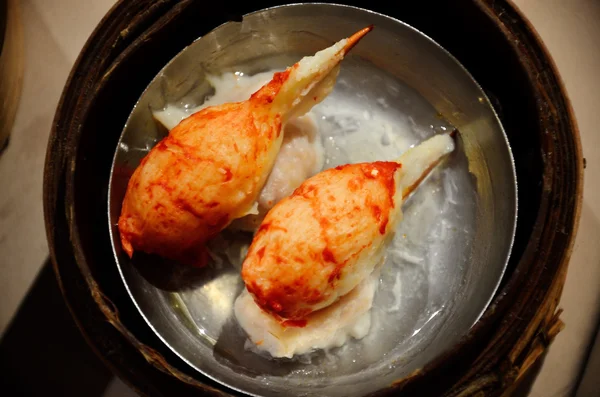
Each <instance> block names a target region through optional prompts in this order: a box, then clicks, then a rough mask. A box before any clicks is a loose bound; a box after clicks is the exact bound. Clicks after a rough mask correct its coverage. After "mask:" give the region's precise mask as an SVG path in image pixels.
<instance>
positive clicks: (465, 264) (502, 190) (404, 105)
mask: <svg viewBox="0 0 600 397" xmlns="http://www.w3.org/2000/svg"><path fill="white" fill-rule="evenodd" d="M369 24H374V25H375V29H374V31H373V32H371V33H370V34H369V35H368V36H367V37H366V38H365V39H364V40H363V41H362V42H361V43H360V44H359V45H358V46H357V47H356V48H355V49H354V50H353V51H352V53H351V56H349V57H348V58H347V59H346V60H344V62H343V64H342V70H341V73H340V77H339V79H338V83H337V85H336V87H335V90H334V92H333V93H332V94H331V95H330V97H329V98H328V99H326V101H325V102H324V103H323V104H322V105H323V106H321V105H319V107H317V108H315V110H314V112H315V116H316V117H317V120H318V124H319V128H320V132H321V138H322V139H323V141H324V146H325V153H326V156H327V159H328V160H329V161H328V162H327V163H326V167H331V166H335V165H337V164H339V163H343V162H347V161H359V160H382V159H381V158H378V156H381V153H387V154H389V153H392V152H393V151H394V150H395V151H397V152H398V153H397V154H399V153H400V152H401V151H402V150H403V148H404V149H405V148H406V145H407V144H415V143H417V142H419V141H421V140H423V139H425V138H426V137H428V136H430V135H432V134H434V133H439V132H443V131H444V130H447V129H449V128H452V126H454V127H456V128H458V130H459V131H460V142H459V145H458V150H457V151H456V152H455V153H454V154H453V155H452V156H451V158H450V159H449V160H448V161H447V162H446V164H444V166H443V167H440V168H439V169H437V170H436V171H435V172H434V173H433V174H432V176H431V177H430V178H428V180H427V181H426V183H424V184H423V185H422V186H421V188H420V189H419V190H418V191H417V193H415V194H414V195H413V197H412V198H411V199H410V200H409V202H408V203H407V204H406V205H405V208H404V210H405V218H404V221H403V222H402V223H401V224H400V227H399V229H398V230H397V234H396V238H395V240H394V246H393V247H392V248H391V249H390V250H389V254H388V256H387V261H386V263H385V265H384V267H383V271H382V275H381V282H380V285H379V290H378V293H377V295H376V298H375V301H376V302H375V305H374V308H373V309H372V312H373V313H372V315H373V324H372V327H371V331H370V333H369V335H368V336H367V337H366V338H364V339H363V340H361V341H352V342H350V343H348V344H347V345H345V346H344V347H342V348H338V349H333V350H331V351H328V352H323V351H317V352H314V353H312V354H310V355H305V356H302V357H298V358H294V359H292V360H273V359H270V358H267V357H265V356H262V355H258V354H256V353H254V352H252V351H249V350H247V349H245V348H244V344H245V335H244V333H243V331H242V330H241V329H240V328H239V326H238V325H237V323H236V321H235V319H234V318H233V316H232V311H231V309H232V304H233V301H234V299H235V297H236V296H237V295H238V294H239V292H240V291H241V289H242V287H243V284H242V282H241V279H240V277H239V258H240V255H234V256H232V255H229V256H227V255H221V256H220V257H219V258H218V260H217V261H216V262H215V263H214V264H213V265H211V266H209V267H208V268H204V269H192V268H181V267H178V266H172V265H171V264H168V263H164V262H163V261H161V260H157V259H156V258H152V257H149V256H144V255H136V256H134V260H133V261H131V260H129V258H128V257H127V256H126V255H125V254H124V253H123V252H122V250H121V247H120V243H119V234H118V230H117V228H116V223H117V219H118V216H119V213H120V208H121V201H122V199H123V196H124V192H125V188H126V185H127V182H128V179H129V177H130V175H131V173H132V172H133V170H134V169H135V167H136V166H137V165H138V164H139V162H140V160H141V159H142V158H143V156H144V155H145V154H146V153H147V151H148V150H149V149H150V148H151V147H152V146H153V145H154V144H155V143H156V142H157V140H159V139H160V138H161V137H163V136H164V135H165V134H166V131H165V130H164V129H162V128H159V127H158V126H157V123H156V122H155V121H154V120H153V117H152V110H158V109H161V108H163V107H164V106H165V105H166V104H180V105H182V106H183V105H199V104H201V103H202V101H203V100H204V99H205V98H206V97H207V95H210V94H211V87H210V86H209V85H208V83H206V80H205V76H206V74H207V73H211V74H214V73H219V72H224V71H242V72H244V73H245V74H254V73H257V72H262V71H265V70H270V69H277V68H282V67H285V66H287V65H289V64H291V63H293V62H295V61H297V60H298V59H300V57H301V56H304V55H309V54H312V53H314V52H316V51H318V50H319V49H322V48H324V47H326V46H328V45H330V44H331V43H333V42H334V41H337V40H339V39H340V38H343V37H346V36H347V35H349V34H351V33H353V32H354V31H356V30H358V29H360V28H362V27H364V26H366V25H369ZM336 109H338V110H339V109H342V110H344V112H345V113H344V114H347V113H348V111H349V112H350V113H353V114H355V116H354V117H350V118H348V116H343V119H340V117H342V116H340V117H337V116H336V114H335V113H336ZM367 120H368V121H369V122H372V121H373V120H376V121H378V120H381V122H382V123H387V124H388V125H390V126H391V130H390V131H389V134H390V136H391V137H392V138H394V137H401V138H402V142H403V143H401V144H398V145H397V146H396V147H393V145H392V147H390V144H389V143H387V144H386V142H383V136H380V135H377V136H375V135H372V134H371V132H369V131H370V130H369V129H363V130H361V128H362V127H361V126H364V125H366V123H367ZM348 124H351V125H354V127H351V128H355V127H356V128H355V129H354V130H352V131H350V132H355V131H356V129H358V130H359V131H362V132H361V134H363V135H362V141H361V142H359V144H356V142H354V143H352V144H350V143H349V140H348V139H347V136H346V135H347V134H348V132H349V130H348V127H347V126H348ZM389 138H390V137H389V136H388V138H387V141H389ZM375 140H380V141H382V142H381V145H383V146H386V147H387V148H386V149H385V150H384V151H383V152H378V151H375V150H371V151H370V150H364V151H356V150H354V151H353V152H352V153H346V155H340V153H343V152H344V151H346V150H347V149H348V147H349V146H348V145H350V146H359V147H360V146H361V145H362V144H364V145H363V147H369V144H368V142H369V141H375ZM393 140H394V139H392V141H393ZM516 207H517V203H516V178H515V172H514V165H513V161H512V156H511V153H510V148H509V146H508V141H507V139H506V136H505V134H504V131H503V129H502V126H501V124H500V121H499V120H498V118H497V116H496V114H495V113H494V111H493V109H492V107H491V105H490V103H489V101H488V99H487V97H486V96H485V94H484V93H483V91H482V89H481V88H480V87H479V86H478V84H477V83H476V82H475V81H474V80H473V79H472V77H471V76H470V75H469V74H468V72H467V71H466V70H465V69H464V68H463V67H462V66H461V65H460V64H459V63H458V62H457V61H456V60H455V59H454V58H453V57H452V56H451V55H450V54H448V53H447V52H446V51H445V50H444V49H443V48H441V47H440V46H439V45H437V44H436V43H434V42H433V41H432V40H431V39H429V38H428V37H426V36H425V35H423V34H422V33H420V32H418V31H416V30H415V29H413V28H411V27H410V26H408V25H406V24H403V23H402V22H400V21H398V20H395V19H393V18H390V17H387V16H384V15H380V14H376V13H373V12H370V11H367V10H362V9H358V8H354V7H349V6H341V5H332V4H296V5H289V6H282V7H275V8H271V9H266V10H262V11H258V12H255V13H252V14H249V15H246V16H245V17H244V18H243V21H242V22H230V23H227V24H225V25H222V26H220V27H218V28H217V29H215V30H214V31H212V32H211V33H209V34H207V35H206V36H204V37H202V38H200V39H198V40H197V41H196V42H194V43H193V44H192V45H190V46H189V47H187V48H186V49H184V50H183V51H182V52H181V53H180V54H178V55H177V56H176V57H175V58H174V59H173V60H172V61H171V62H170V63H169V64H168V65H166V66H165V68H164V69H163V70H162V72H161V73H160V74H159V75H158V76H157V77H156V78H155V79H154V80H153V81H152V83H151V84H150V85H149V86H148V88H147V89H146V91H145V92H144V93H143V94H142V95H141V97H140V100H139V102H138V104H137V105H136V107H135V108H134V109H133V111H132V113H131V115H130V117H129V120H128V122H127V124H126V126H125V128H124V130H123V133H122V136H121V139H120V143H119V146H118V147H117V148H116V153H115V157H114V162H113V168H112V172H111V179H110V187H109V201H108V211H109V220H110V225H109V227H110V231H111V236H112V243H113V250H114V253H115V258H116V261H117V263H118V266H119V270H120V272H121V275H122V278H123V281H124V283H125V285H126V288H127V290H128V291H129V294H130V295H131V298H132V299H133V301H134V303H135V304H136V306H137V307H138V309H139V310H140V313H141V314H142V316H143V317H144V318H145V320H146V321H147V323H148V325H149V326H150V327H151V328H152V329H153V330H154V332H155V333H156V334H157V335H158V336H159V337H160V338H161V339H162V340H163V341H164V343H165V344H166V345H168V346H169V347H170V348H171V349H172V350H173V351H174V352H175V353H176V354H178V355H179V356H180V357H181V358H182V359H183V360H184V361H186V362H187V363H188V364H189V365H190V366H192V367H193V368H195V369H197V370H198V371H200V372H202V373H203V374H205V375H207V376H209V377H211V378H213V379H215V380H217V381H219V382H221V383H223V384H225V385H228V386H229V387H231V388H233V389H235V390H238V391H242V392H245V393H249V394H254V395H278V394H281V393H284V394H285V395H292V394H293V395H312V394H315V393H316V394H319V395H332V396H334V395H335V396H354V395H363V394H366V393H369V392H373V391H375V390H378V389H380V388H382V387H384V386H388V385H389V384H390V383H391V382H393V381H394V380H397V379H398V378H401V377H402V376H405V375H408V374H409V373H411V372H412V371H414V370H416V369H418V368H419V367H421V366H423V365H425V364H426V363H427V362H428V361H430V360H431V359H433V358H434V357H436V356H437V355H439V354H441V353H442V352H443V351H445V350H446V349H448V348H450V347H451V346H452V345H453V344H455V343H456V342H457V341H458V340H459V339H460V338H461V336H463V335H464V334H466V332H467V331H468V330H469V328H470V327H471V326H472V325H473V324H474V323H475V322H476V321H477V319H478V318H479V316H480V315H481V314H482V313H483V311H484V310H485V308H486V307H487V305H488V303H489V301H490V299H491V298H492V296H493V294H494V292H495V291H496V288H497V287H498V284H499V282H500V280H501V277H502V274H503V272H504V269H505V267H506V263H507V261H508V257H509V254H510V250H511V246H512V241H513V237H514V231H515V225H516V211H517V209H516ZM225 234H226V237H227V238H224V239H221V240H219V241H217V242H216V243H215V245H217V246H218V245H219V244H220V245H221V246H222V245H224V244H226V245H227V248H228V249H229V252H230V253H231V252H233V251H232V250H234V249H237V250H238V254H239V253H240V252H241V253H242V254H243V247H244V244H246V243H247V242H248V241H249V240H250V238H251V236H248V235H241V234H235V233H230V232H225ZM392 291H394V293H392Z"/></svg>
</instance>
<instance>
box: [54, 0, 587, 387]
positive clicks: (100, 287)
mask: <svg viewBox="0 0 600 397" xmlns="http://www.w3.org/2000/svg"><path fill="white" fill-rule="evenodd" d="M440 3H446V2H440ZM277 4H282V3H281V2H278V3H274V2H255V3H252V4H245V5H243V6H241V7H240V8H239V9H235V10H233V9H231V8H230V7H228V6H227V5H225V4H211V8H210V11H209V9H207V8H206V5H205V3H204V2H200V1H194V0H182V1H175V0H161V1H150V0H129V1H120V2H118V3H117V4H116V5H115V6H114V7H113V8H112V9H111V11H110V12H109V13H108V14H107V16H106V17H105V18H104V19H103V20H102V21H101V22H100V24H99V25H98V27H97V28H96V30H95V31H94V33H93V34H92V35H91V37H90V38H89V40H88V42H87V44H86V46H85V47H84V49H83V50H82V52H81V54H80V56H79V58H78V60H77V62H76V64H75V66H74V68H73V70H72V72H71V75H70V78H69V80H68V82H67V84H66V86H65V89H64V92H63V96H62V99H61V101H60V103H59V106H58V109H57V112H56V117H55V121H54V124H53V129H52V134H51V138H50V141H49V145H48V151H47V158H46V168H45V178H44V205H45V217H46V229H47V235H48V241H49V246H50V251H51V257H52V261H53V264H54V269H55V271H56V275H57V278H58V280H59V283H60V286H61V289H62V292H63V294H64V297H65V300H66V302H67V304H68V305H69V308H70V310H71V312H72V314H73V317H74V319H75V321H76V322H77V324H78V326H79V328H80V329H81V331H82V333H83V334H84V336H85V337H86V339H87V340H88V342H89V344H90V345H91V347H92V348H93V349H94V350H95V351H96V353H97V354H98V355H99V356H100V357H102V358H103V360H104V361H105V363H106V364H107V365H108V366H109V367H110V368H111V369H112V370H113V371H114V372H115V373H116V374H117V375H118V376H120V377H121V378H122V379H123V380H124V381H125V382H127V383H128V384H129V385H130V386H131V387H133V388H134V389H135V390H137V391H138V392H139V393H140V394H143V395H151V396H155V395H156V396H160V395H178V396H192V395H223V396H224V395H229V393H231V392H230V391H228V390H227V389H225V388H224V387H223V386H221V385H219V384H217V383H216V382H214V381H212V380H210V379H208V378H205V377H202V376H201V375H200V374H199V373H197V372H195V371H193V370H192V369H191V368H189V367H188V366H187V365H186V364H185V363H183V362H182V361H181V360H180V359H179V358H178V357H177V356H175V355H174V354H173V353H172V352H171V351H170V350H168V349H167V348H166V347H165V346H164V345H163V344H162V343H161V341H160V340H159V339H158V338H157V337H156V335H155V334H154V333H152V331H151V330H150V329H149V328H148V327H147V325H146V324H145V323H144V321H143V319H142V318H141V316H140V315H139V313H138V312H137V310H136V308H135V307H134V306H133V304H132V303H131V301H130V300H129V297H128V296H127V294H126V292H125V290H124V288H123V286H122V284H121V282H120V280H119V276H118V274H117V270H116V267H115V266H114V258H113V257H112V253H111V250H110V248H109V247H110V243H109V237H108V231H107V230H106V229H107V228H106V227H105V225H107V220H106V211H105V210H104V208H105V207H104V206H105V203H106V186H107V180H108V177H109V169H110V164H111V159H112V153H113V151H114V147H115V144H116V142H117V140H118V135H119V133H120V131H121V128H122V125H123V124H124V122H125V120H126V118H127V116H128V114H129V112H130V111H131V108H132V106H133V105H134V104H135V102H136V100H137V98H138V97H139V93H140V92H141V91H143V89H144V88H145V87H146V85H147V84H148V82H149V81H150V80H151V79H152V78H153V77H154V76H155V75H156V73H157V72H158V71H159V70H160V69H161V68H162V66H163V65H164V64H165V63H166V62H168V61H169V60H170V59H171V58H172V57H173V56H174V55H175V54H177V53H178V52H179V51H180V50H181V49H182V48H183V47H184V46H186V45H188V44H189V43H190V42H192V41H193V40H194V39H196V38H197V37H199V36H201V35H203V34H205V33H206V32H208V31H210V30H211V29H213V28H214V27H216V26H218V25H219V24H221V23H223V22H226V21H228V20H237V19H239V18H240V15H243V14H245V13H247V12H251V11H254V10H257V9H261V8H265V7H268V6H272V5H277ZM347 4H351V5H356V6H359V7H364V8H369V9H371V10H373V11H377V12H380V13H383V14H386V15H390V16H393V17H395V18H398V19H400V20H402V21H404V22H406V23H408V24H410V25H412V26H413V27H415V28H417V29H419V30H420V31H422V32H424V33H425V34H427V35H429V36H430V37H432V38H433V39H434V40H436V41H437V42H438V43H440V44H441V45H442V46H443V47H444V48H446V49H447V50H448V51H450V52H451V53H452V54H453V55H454V56H455V57H456V58H458V60H459V61H460V62H461V63H462V64H463V65H464V66H465V67H466V68H467V69H468V70H469V71H470V72H471V74H472V75H473V76H474V77H475V79H476V80H477V81H478V82H479V83H480V84H481V85H482V86H483V87H484V88H485V90H486V93H487V94H488V96H489V97H490V99H491V100H492V102H493V104H494V107H495V109H496V111H497V112H498V114H499V116H500V118H501V120H502V123H503V125H504V128H505V130H506V133H507V136H508V138H509V141H510V143H511V146H512V150H513V155H514V157H515V165H516V170H517V179H518V181H519V197H518V199H519V220H518V224H517V232H516V237H515V244H514V247H513V250H512V254H511V260H510V262H509V265H508V268H507V270H506V273H505V276H504V278H503V281H502V284H501V286H500V288H499V290H498V292H497V293H496V295H495V297H494V300H493V301H492V303H491V304H490V306H489V307H488V309H487V310H486V312H485V314H484V315H483V317H482V318H481V319H480V320H479V321H478V322H477V324H475V326H474V327H473V328H472V329H471V331H470V332H469V334H468V335H466V336H465V337H464V338H463V339H462V340H461V341H460V343H458V344H457V345H455V346H454V347H453V348H452V349H450V350H449V351H447V352H446V353H444V354H443V355H442V356H439V357H437V358H436V359H435V360H433V361H432V362H430V363H429V364H428V365H426V366H425V367H423V368H421V369H419V370H417V371H415V372H414V373H412V374H411V375H410V376H408V377H406V378H404V379H398V380H397V381H396V382H394V383H393V384H390V385H389V387H388V388H386V389H383V390H380V391H379V392H378V393H376V395H398V394H400V395H417V396H426V395H444V396H481V395H492V396H499V395H509V394H511V393H512V392H514V390H515V389H516V388H517V387H518V386H519V385H520V384H521V382H522V381H523V379H525V378H527V376H526V375H528V374H529V371H530V369H531V368H533V367H534V366H535V364H536V363H538V362H539V360H540V358H541V357H542V355H543V353H544V352H545V350H546V349H547V348H548V345H549V344H550V343H551V342H552V340H553V339H554V338H555V337H556V335H557V334H558V333H559V332H560V330H561V329H562V328H563V323H562V321H561V320H560V318H559V317H560V309H559V308H558V302H559V298H560V294H561V291H562V287H563V285H564V282H565V277H566V272H567V267H568V261H569V257H570V254H571V250H572V245H573V240H574V237H575V232H576V229H577V224H578V219H579V215H580V208H581V198H582V189H583V186H582V175H583V157H582V154H581V146H580V140H579V133H578V130H577V126H576V123H575V118H574V115H573V111H572V109H571V106H570V103H569V100H568V98H567V96H566V93H565V90H564V86H563V84H562V81H561V79H560V76H559V75H558V73H557V71H556V67H555V65H554V64H553V62H552V60H551V58H550V56H549V55H548V52H547V50H546V48H545V47H544V45H543V43H542V42H541V41H540V39H539V37H538V36H537V34H536V33H535V31H534V30H533V28H532V27H531V26H530V24H529V22H528V21H527V20H526V19H525V18H524V17H523V16H522V15H520V14H519V13H518V12H517V10H516V9H515V7H514V6H513V5H512V4H511V3H510V2H509V1H503V0H496V1H484V0H472V1H456V2H452V4H438V3H437V2H436V4H435V5H434V6H432V4H430V3H429V2H411V3H408V2H398V4H388V5H386V6H383V5H382V6H379V7H375V5H374V4H362V3H361V2H347ZM432 9H435V10H434V11H435V12H433V11H432ZM111 131H114V133H113V132H111ZM75 171H77V173H79V174H80V175H86V183H83V184H82V183H80V184H78V185H77V186H78V189H74V188H73V187H74V183H73V173H74V172H75ZM75 213H77V214H78V216H77V219H76V221H75V218H74V214H75Z"/></svg>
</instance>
